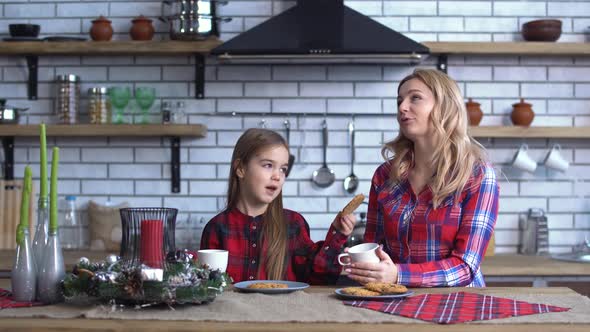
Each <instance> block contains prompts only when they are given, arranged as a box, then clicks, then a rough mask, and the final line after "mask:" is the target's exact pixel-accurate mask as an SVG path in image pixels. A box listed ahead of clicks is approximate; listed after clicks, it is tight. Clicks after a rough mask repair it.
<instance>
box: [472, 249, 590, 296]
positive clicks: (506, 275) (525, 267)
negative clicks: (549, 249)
mask: <svg viewBox="0 0 590 332" xmlns="http://www.w3.org/2000/svg"><path fill="white" fill-rule="evenodd" d="M481 271H482V273H483V275H484V277H485V281H486V286H488V287H531V286H533V287H547V286H550V287H568V288H571V289H573V290H575V291H576V292H578V293H580V294H582V295H585V296H590V263H573V262H566V261H561V260H555V259H551V258H550V257H548V256H526V255H496V256H490V257H485V258H484V261H483V262H482V264H481Z"/></svg>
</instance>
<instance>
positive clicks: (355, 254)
mask: <svg viewBox="0 0 590 332" xmlns="http://www.w3.org/2000/svg"><path fill="white" fill-rule="evenodd" d="M377 248H379V244H377V243H361V244H357V245H356V246H354V247H351V248H350V249H348V252H345V253H343V254H340V255H338V263H340V265H350V264H352V263H356V262H366V263H379V262H380V261H381V260H380V259H379V257H377ZM344 257H348V261H347V262H343V261H342V258H344Z"/></svg>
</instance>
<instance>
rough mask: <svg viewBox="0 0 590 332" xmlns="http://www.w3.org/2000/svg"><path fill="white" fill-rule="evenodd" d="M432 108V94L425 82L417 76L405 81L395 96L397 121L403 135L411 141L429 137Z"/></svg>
mask: <svg viewBox="0 0 590 332" xmlns="http://www.w3.org/2000/svg"><path fill="white" fill-rule="evenodd" d="M433 108H434V95H433V94H432V91H430V89H429V88H428V87H427V86H426V84H424V83H422V81H420V80H419V79H417V78H413V79H411V80H409V81H407V82H405V83H404V84H403V85H402V86H401V87H400V89H399V95H398V97H397V122H398V123H399V126H400V130H401V131H402V133H403V134H404V136H406V137H407V138H408V139H410V140H411V141H413V142H415V141H416V140H417V139H420V138H423V137H429V136H430V137H431V136H432V135H433V128H432V125H431V123H430V112H432V109H433Z"/></svg>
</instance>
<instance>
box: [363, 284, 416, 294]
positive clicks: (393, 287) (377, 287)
mask: <svg viewBox="0 0 590 332" xmlns="http://www.w3.org/2000/svg"><path fill="white" fill-rule="evenodd" d="M365 288H366V289H368V290H372V291H374V292H379V293H380V294H382V295H391V294H402V293H405V292H407V291H408V289H407V288H406V286H404V285H399V284H389V283H386V282H370V283H368V284H366V285H365Z"/></svg>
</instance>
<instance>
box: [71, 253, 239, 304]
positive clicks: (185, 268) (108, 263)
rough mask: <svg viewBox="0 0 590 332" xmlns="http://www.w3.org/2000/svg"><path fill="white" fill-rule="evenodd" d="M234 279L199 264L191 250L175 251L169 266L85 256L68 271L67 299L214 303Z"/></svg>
mask: <svg viewBox="0 0 590 332" xmlns="http://www.w3.org/2000/svg"><path fill="white" fill-rule="evenodd" d="M230 282H231V279H230V278H229V276H228V275H227V274H226V273H222V272H220V271H219V270H210V269H209V268H208V267H207V266H198V265H197V263H196V262H195V260H194V259H193V255H192V254H191V253H189V252H187V251H176V252H171V253H169V254H168V255H167V257H166V269H159V268H152V267H149V266H146V265H140V266H135V265H127V264H124V261H122V260H120V259H118V257H116V256H109V257H108V258H107V259H106V260H105V261H102V262H97V263H91V262H90V261H89V260H88V259H87V258H85V257H82V258H80V260H79V261H78V263H77V264H76V265H75V266H74V269H73V271H72V272H71V273H68V274H66V276H65V278H64V280H63V282H62V287H63V293H64V297H65V299H66V302H70V303H80V302H88V303H93V302H99V303H101V302H102V303H115V304H131V305H133V304H136V305H137V304H139V305H143V304H161V303H164V304H168V305H173V304H185V303H186V304H202V303H207V302H211V301H213V300H214V299H215V297H216V296H217V295H219V294H221V293H222V292H223V289H224V288H225V287H226V286H227V285H228V283H230Z"/></svg>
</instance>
